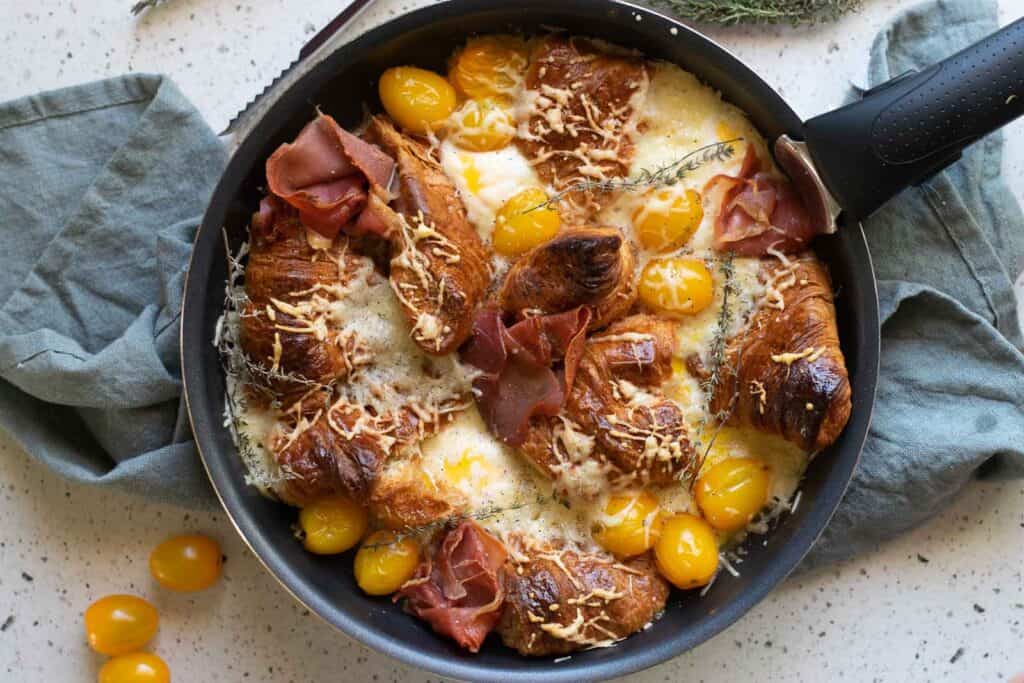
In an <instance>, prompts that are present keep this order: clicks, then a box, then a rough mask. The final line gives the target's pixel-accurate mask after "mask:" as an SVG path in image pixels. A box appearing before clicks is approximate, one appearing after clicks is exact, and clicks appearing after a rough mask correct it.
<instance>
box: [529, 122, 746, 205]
mask: <svg viewBox="0 0 1024 683" xmlns="http://www.w3.org/2000/svg"><path fill="white" fill-rule="evenodd" d="M741 141H743V138H741V137H740V138H733V139H732V140H722V141H721V142H712V143H711V144H709V145H704V146H703V147H698V148H697V149H695V150H693V151H692V152H688V153H686V154H684V155H683V156H682V157H680V158H678V159H676V160H675V161H673V162H672V163H670V164H666V165H664V166H660V167H658V168H656V169H654V170H651V169H648V168H643V169H640V171H639V172H638V173H637V174H636V175H634V176H630V177H629V178H610V179H608V180H579V181H576V182H575V183H573V184H572V185H570V186H568V187H567V188H565V189H564V190H561V191H560V192H556V193H555V194H553V195H551V197H549V198H548V200H547V201H546V202H543V203H541V204H537V205H536V206H531V207H530V208H529V209H526V210H525V211H523V213H530V212H531V211H537V210H539V209H546V208H548V207H550V206H552V205H554V204H557V203H558V202H560V201H562V200H563V199H565V198H566V197H567V196H569V195H570V194H572V193H573V192H617V191H624V192H636V191H637V190H642V189H645V188H648V187H665V186H668V185H674V184H675V183H678V182H679V181H681V180H683V179H684V178H686V176H687V175H688V174H690V173H693V172H694V171H696V170H697V169H698V168H700V167H701V166H704V165H705V164H710V163H712V162H716V161H718V162H721V161H727V160H729V159H731V158H732V157H733V155H735V154H736V148H735V147H734V146H733V143H734V142H741Z"/></svg>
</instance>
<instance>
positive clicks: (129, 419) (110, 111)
mask: <svg viewBox="0 0 1024 683" xmlns="http://www.w3.org/2000/svg"><path fill="white" fill-rule="evenodd" d="M995 28H996V13H995V5H994V3H992V2H989V1H988V0H986V1H984V2H976V1H975V0H960V1H956V2H954V1H948V2H938V3H930V4H928V5H925V6H922V7H921V8H918V9H915V10H911V11H909V12H907V13H906V14H904V15H902V16H901V17H900V18H898V19H897V20H896V21H895V22H893V23H892V24H891V25H890V26H889V27H888V28H886V29H885V30H884V31H883V33H882V34H881V35H880V36H879V38H878V39H877V40H876V42H875V46H874V48H873V50H872V58H871V59H872V61H871V81H872V83H877V82H881V81H884V80H886V79H887V78H888V77H889V75H890V74H897V73H900V72H902V71H904V70H906V69H908V68H911V67H913V66H920V65H923V64H928V63H931V62H933V61H936V60H938V59H940V58H942V57H945V56H947V55H949V54H951V53H952V52H955V51H956V50H958V49H960V48H961V47H963V46H965V45H966V44H968V43H970V42H972V41H974V40H977V39H979V38H981V37H982V36H983V35H985V34H986V33H989V32H991V31H993V30H995ZM1001 148H1002V140H1001V138H1000V137H999V136H992V137H990V138H988V139H986V140H985V141H984V142H982V143H980V144H978V145H976V146H975V147H974V148H973V149H971V150H969V151H968V152H967V154H965V156H964V159H963V160H962V161H961V162H960V163H959V164H958V165H957V166H956V167H954V168H952V169H950V170H949V171H947V172H945V173H943V174H941V175H939V176H938V177H936V178H934V179H933V180H931V181H929V182H928V183H927V184H926V185H925V186H923V187H921V188H915V189H913V190H910V191H909V192H907V193H906V194H904V195H903V196H902V197H900V198H899V199H898V200H896V201H895V202H893V203H892V204H891V205H890V206H889V207H887V208H886V209H883V211H881V212H880V213H879V214H878V215H876V216H875V217H873V218H872V219H871V220H870V221H869V222H868V224H867V226H866V228H867V230H868V234H869V239H870V241H871V246H872V253H873V255H874V258H875V265H876V268H877V271H878V275H879V278H880V280H881V283H880V285H881V295H882V302H881V303H882V314H883V317H884V319H885V325H884V327H883V331H882V352H883V356H882V377H881V381H880V384H879V394H878V405H877V406H876V408H875V419H874V426H873V427H872V432H871V436H870V438H869V440H868V444H867V448H866V449H865V452H864V456H863V459H862V462H861V466H860V468H859V470H858V472H857V475H856V478H855V481H854V484H853V486H852V487H851V490H850V492H849V494H848V495H847V498H846V500H845V501H844V502H843V504H842V506H841V508H840V510H839V512H838V514H837V515H836V517H835V519H834V521H833V523H832V525H831V526H830V528H829V530H828V532H827V533H826V535H825V537H824V538H823V539H822V541H821V542H820V543H819V545H818V546H817V547H816V549H815V551H814V554H813V555H812V557H811V558H810V561H811V563H819V562H821V561H824V560H831V559H836V558H840V557H843V556H846V555H849V554H852V553H854V552H857V551H859V550H861V549H864V548H867V547H871V546H872V545H873V544H875V543H877V542H878V541H879V540H881V539H884V538H886V537H888V536H891V535H893V534H896V533H898V532H900V531H901V530H903V529H906V528H908V527H910V526H913V525H914V524H916V523H918V522H920V521H921V520H923V519H925V518H926V517H928V516H929V515H931V514H933V513H934V512H935V511H937V510H938V509H940V508H941V507H942V506H943V505H944V504H945V503H946V502H947V501H948V500H949V498H950V497H951V496H953V495H954V494H955V493H956V492H957V491H958V490H960V489H961V488H962V486H963V485H964V484H965V483H966V482H967V481H968V480H969V479H970V478H971V477H972V476H974V475H975V474H976V473H977V472H978V471H979V470H982V471H983V472H984V473H985V474H986V475H992V474H997V473H998V474H1003V475H1011V474H1017V475H1020V474H1024V451H1022V449H1024V438H1022V435H1024V356H1022V354H1021V344H1022V340H1021V334H1020V330H1019V327H1018V322H1017V316H1016V312H1015V309H1014V298H1013V293H1012V285H1011V279H1010V278H1011V276H1012V275H1016V274H1017V273H1018V272H1019V271H1020V270H1021V268H1022V267H1024V218H1022V216H1021V212H1020V209H1019V208H1018V206H1017V204H1016V203H1015V201H1014V200H1013V198H1012V195H1011V194H1010V192H1009V190H1008V189H1007V187H1006V185H1005V183H1004V182H1003V180H1002V179H1001V177H1000V157H1001ZM222 167H223V152H222V150H221V147H220V144H219V143H218V141H217V139H216V137H215V136H214V135H213V134H212V132H211V131H210V130H209V128H208V127H207V126H206V124H205V123H204V122H203V121H202V119H201V117H200V116H199V115H198V113H197V112H196V111H195V110H194V109H193V108H192V107H191V105H189V104H188V102H187V101H185V100H184V98H183V97H182V96H181V94H180V93H179V92H178V91H177V89H176V88H175V87H174V86H173V84H172V83H171V82H170V81H169V80H167V79H163V78H160V77H156V76H138V75H135V76H127V77H124V78H119V79H114V80H109V81H102V82H99V83H93V84H89V85H85V86H81V87H76V88H70V89H66V90H61V91H57V92H52V93H47V94H43V95H39V96H36V97H31V98H27V99H22V100H18V101H14V102H11V103H8V104H3V105H0V177H2V179H3V180H2V184H0V220H2V221H3V222H4V226H5V227H6V235H7V248H6V249H4V250H3V251H2V252H0V426H2V427H3V428H5V429H6V430H7V431H8V432H9V433H11V434H12V435H13V436H14V438H15V439H16V440H17V441H18V442H20V443H21V444H22V445H23V446H24V447H25V450H27V451H28V452H29V453H30V454H32V455H33V456H35V457H37V458H39V459H40V460H42V461H44V462H46V463H47V464H49V465H50V466H52V467H53V468H55V469H56V470H58V471H60V472H61V473H63V474H64V475H66V476H68V477H70V478H73V479H76V480H79V481H87V482H92V483H96V484H108V485H116V486H119V487H121V488H125V489H128V490H130V491H133V492H135V493H138V494H140V495H144V496H147V497H149V498H151V499H154V500H173V501H178V502H181V503H183V504H188V505H208V504H211V502H212V500H213V499H212V496H211V495H210V490H209V486H208V484H207V483H206V482H205V480H204V479H205V478H204V476H203V474H202V469H201V466H200V464H199V462H198V459H197V456H196V455H195V451H194V448H193V446H192V443H191V441H190V435H189V433H188V425H187V422H186V419H185V416H184V414H183V411H182V407H181V403H180V391H181V384H180V380H179V376H178V359H177V334H178V323H177V321H178V306H179V305H180V301H181V285H182V278H183V273H184V268H185V266H186V263H187V259H188V249H189V244H190V241H191V237H192V234H193V232H194V230H195V228H196V226H197V224H198V221H199V216H200V215H201V213H202V211H203V208H204V205H205V202H206V200H207V198H208V196H209V193H210V191H211V189H212V187H213V185H214V183H215V182H216V179H217V177H218V174H219V173H220V171H221V169H222ZM12 245H13V246H12Z"/></svg>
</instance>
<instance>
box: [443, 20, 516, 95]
mask: <svg viewBox="0 0 1024 683" xmlns="http://www.w3.org/2000/svg"><path fill="white" fill-rule="evenodd" d="M526 65H527V47H526V41H524V40H523V39H522V38H517V37H515V36H509V35H490V36H482V37H480V38H472V39H471V40H469V41H468V42H467V43H466V46H465V47H464V48H462V49H461V50H460V51H459V52H457V53H456V54H455V57H454V58H453V59H452V65H451V69H449V71H448V75H449V77H450V78H451V80H452V83H453V84H454V85H455V87H456V88H457V89H458V90H459V92H461V93H462V94H463V95H465V96H466V97H475V98H486V97H500V98H505V99H511V98H512V97H514V95H515V91H516V87H517V86H518V85H519V83H520V82H521V81H522V78H523V74H524V72H525V71H526Z"/></svg>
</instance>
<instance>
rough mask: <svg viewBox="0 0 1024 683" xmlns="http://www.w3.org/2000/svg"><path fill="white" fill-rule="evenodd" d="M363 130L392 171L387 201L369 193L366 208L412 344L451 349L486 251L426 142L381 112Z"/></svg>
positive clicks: (483, 278)
mask: <svg viewBox="0 0 1024 683" xmlns="http://www.w3.org/2000/svg"><path fill="white" fill-rule="evenodd" d="M368 136H369V138H370V139H371V140H372V141H374V142H376V143H377V144H378V145H380V146H381V147H382V148H383V149H384V151H386V152H387V153H388V154H389V155H391V156H392V157H393V158H394V159H395V163H396V166H397V170H398V179H397V196H396V197H395V198H394V200H393V201H392V202H391V205H390V206H383V205H382V204H381V203H380V201H379V199H371V208H374V210H375V213H377V214H378V215H379V216H381V217H382V220H384V222H385V223H388V224H389V226H388V227H389V230H388V233H389V234H390V239H391V284H392V287H393V289H394V290H395V294H396V295H397V296H398V298H399V300H400V301H401V303H402V308H403V309H404V310H405V313H406V316H407V317H408V318H409V322H410V324H411V326H412V337H413V339H414V340H415V341H416V343H417V344H418V345H419V346H420V348H422V349H423V350H424V351H425V352H427V353H430V354H435V355H444V354H447V353H451V352H452V351H454V350H455V349H456V348H458V347H459V346H460V345H461V344H462V342H464V341H466V338H467V337H468V336H469V334H470V331H471V330H472V326H473V316H474V313H475V311H476V307H477V305H478V304H479V303H480V301H481V300H482V299H483V295H484V292H485V291H486V289H487V287H488V285H489V284H490V280H491V272H490V265H489V264H490V258H489V256H488V254H487V251H486V249H485V248H484V245H483V242H481V241H480V236H479V235H478V234H477V232H476V230H475V229H474V228H473V226H472V225H471V224H470V223H469V219H467V218H466V210H465V208H464V207H463V205H462V202H461V200H460V199H459V197H458V195H457V193H456V191H455V186H454V185H452V182H451V180H449V179H448V177H447V176H446V175H445V174H444V171H442V170H441V167H440V165H439V164H438V163H437V162H436V161H435V160H434V159H433V158H432V157H431V156H430V154H429V153H428V152H427V149H426V147H425V146H424V145H423V144H422V143H421V142H419V141H417V140H414V139H412V138H410V137H409V136H407V135H403V134H402V133H400V132H398V131H397V130H396V129H395V127H394V126H393V125H392V124H391V122H390V121H388V120H387V119H385V118H384V117H381V116H377V117H374V119H373V121H372V123H371V124H370V129H369V131H368ZM374 202H376V206H375V205H374Z"/></svg>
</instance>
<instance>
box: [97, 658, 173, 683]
mask: <svg viewBox="0 0 1024 683" xmlns="http://www.w3.org/2000/svg"><path fill="white" fill-rule="evenodd" d="M98 680H99V683H170V680H171V671H170V669H168V668H167V664H165V663H164V660H162V659H160V658H159V657H157V656H156V655H154V654H150V653H148V652H135V653H132V654H130V655H121V656H120V657H114V658H113V659H111V660H108V661H107V663H106V664H104V665H103V668H102V669H100V673H99V677H98Z"/></svg>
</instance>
